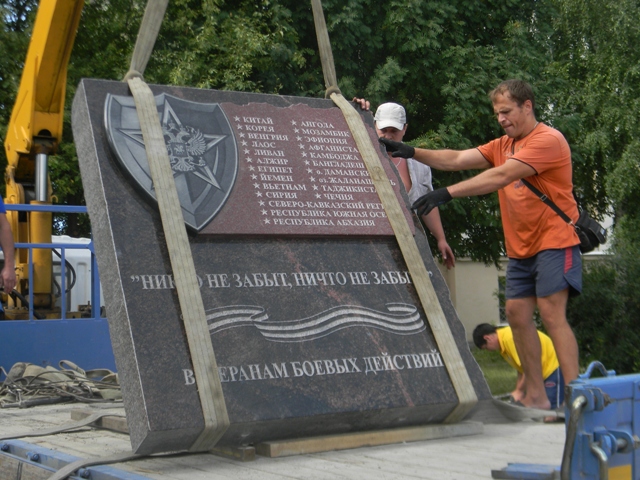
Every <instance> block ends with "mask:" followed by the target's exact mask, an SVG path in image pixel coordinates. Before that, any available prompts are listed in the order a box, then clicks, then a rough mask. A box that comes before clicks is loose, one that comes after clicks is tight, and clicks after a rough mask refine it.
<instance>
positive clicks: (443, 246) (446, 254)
mask: <svg viewBox="0 0 640 480" xmlns="http://www.w3.org/2000/svg"><path fill="white" fill-rule="evenodd" d="M422 220H423V221H424V224H425V225H426V226H427V228H428V229H429V231H430V232H431V234H432V235H433V236H434V237H435V239H436V241H437V242H438V251H439V252H440V255H442V261H443V263H444V264H445V266H446V267H447V269H450V268H451V267H454V266H455V264H456V257H455V256H454V255H453V250H451V247H450V246H449V244H448V243H447V238H446V236H445V234H444V228H443V227H442V221H441V219H440V212H439V211H438V209H437V208H434V209H433V210H431V211H430V212H429V213H428V214H427V215H423V217H422Z"/></svg>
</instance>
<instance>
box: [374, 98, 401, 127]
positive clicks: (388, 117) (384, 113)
mask: <svg viewBox="0 0 640 480" xmlns="http://www.w3.org/2000/svg"><path fill="white" fill-rule="evenodd" d="M373 119H374V120H375V121H376V127H378V128H379V129H380V130H382V129H383V128H387V127H394V128H397V129H398V130H402V129H403V128H404V125H405V123H407V114H406V113H405V111H404V107H403V106H402V105H398V104H397V103H391V102H389V103H383V104H382V105H380V106H379V107H378V109H377V110H376V114H375V116H374V117H373Z"/></svg>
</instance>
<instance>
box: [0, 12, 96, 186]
mask: <svg viewBox="0 0 640 480" xmlns="http://www.w3.org/2000/svg"><path fill="white" fill-rule="evenodd" d="M83 7H84V0H41V1H40V5H39V7H38V13H37V16H36V20H35V24H34V26H33V34H32V36H31V42H30V44H29V50H28V53H27V59H26V61H25V64H24V69H23V72H22V78H21V80H20V89H19V90H18V95H17V98H16V103H15V106H14V107H13V111H12V113H11V120H10V122H9V128H8V130H7V136H6V139H5V150H6V153H7V161H8V168H11V167H13V169H14V171H16V170H18V171H19V170H22V169H26V170H27V171H31V172H32V171H33V167H32V166H31V167H28V166H21V165H20V161H21V158H22V157H30V156H32V154H33V153H34V137H35V136H40V135H42V136H45V137H49V138H50V139H51V141H52V144H51V145H50V149H51V151H50V152H46V153H52V152H54V151H55V149H56V148H57V145H58V142H59V141H60V138H61V136H62V121H63V117H64V102H65V92H66V84H67V65H68V63H69V57H70V55H71V49H72V47H73V42H74V41H75V36H76V31H77V29H78V24H79V22H80V14H81V13H82V8H83ZM24 173H25V174H26V175H27V176H28V174H27V172H26V171H25V172H24ZM18 176H21V175H18Z"/></svg>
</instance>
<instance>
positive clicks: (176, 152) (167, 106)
mask: <svg viewBox="0 0 640 480" xmlns="http://www.w3.org/2000/svg"><path fill="white" fill-rule="evenodd" d="M155 98H156V105H157V106H158V114H159V117H160V122H161V125H162V132H163V134H164V140H165V143H166V145H167V153H168V156H169V161H170V162H171V169H172V171H173V176H174V179H175V182H176V188H177V190H178V197H179V199H180V206H181V207H182V212H183V215H184V221H185V223H186V224H187V225H188V226H189V227H190V228H191V229H193V230H195V231H199V230H201V229H202V228H203V227H204V226H206V225H207V224H208V223H209V222H210V221H211V220H212V219H213V217H215V215H216V214H217V213H218V212H219V211H220V209H221V208H222V206H223V205H224V203H225V202H226V200H227V199H228V198H229V195H230V193H231V190H232V188H233V185H234V183H235V180H236V175H237V172H238V153H237V147H236V141H235V138H234V136H233V132H232V130H231V125H230V124H229V121H228V119H227V117H226V115H225V113H224V112H223V110H222V109H221V108H220V105H219V104H217V103H212V104H202V103H195V102H190V101H186V100H182V99H179V98H176V97H172V96H170V95H166V94H162V95H159V96H157V97H155ZM105 126H106V130H107V136H108V138H109V143H110V145H111V149H112V151H113V153H114V154H115V156H116V158H117V160H118V162H119V163H120V165H121V166H122V167H123V168H124V170H125V172H127V173H128V175H129V176H130V177H131V179H132V180H133V181H134V182H135V184H136V185H137V186H138V187H140V188H141V189H142V190H143V191H144V192H145V193H146V194H147V196H148V197H149V198H151V199H153V201H156V196H155V192H154V190H153V181H152V179H151V174H150V172H149V164H148V161H147V155H146V151H145V147H144V140H143V138H142V132H141V130H140V124H139V122H138V116H137V113H136V109H135V103H134V101H133V98H132V97H124V96H115V95H109V96H108V97H107V99H106V102H105Z"/></svg>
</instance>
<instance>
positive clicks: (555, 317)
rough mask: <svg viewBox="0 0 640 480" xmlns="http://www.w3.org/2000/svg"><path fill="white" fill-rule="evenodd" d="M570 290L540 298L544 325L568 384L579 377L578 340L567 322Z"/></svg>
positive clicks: (539, 307)
mask: <svg viewBox="0 0 640 480" xmlns="http://www.w3.org/2000/svg"><path fill="white" fill-rule="evenodd" d="M568 298H569V290H568V289H565V290H562V291H560V292H557V293H554V294H553V295H549V296H548V297H542V298H538V309H539V310H540V316H541V317H542V322H543V323H544V327H545V329H546V330H547V333H548V334H549V337H551V340H552V341H553V347H554V348H555V350H556V355H557V356H558V362H559V363H560V369H561V370H562V376H563V377H564V383H565V385H567V384H568V383H569V382H571V381H572V380H575V379H576V378H578V373H579V366H578V342H577V341H576V337H575V335H574V334H573V330H571V327H570V326H569V322H567V299H568Z"/></svg>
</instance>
